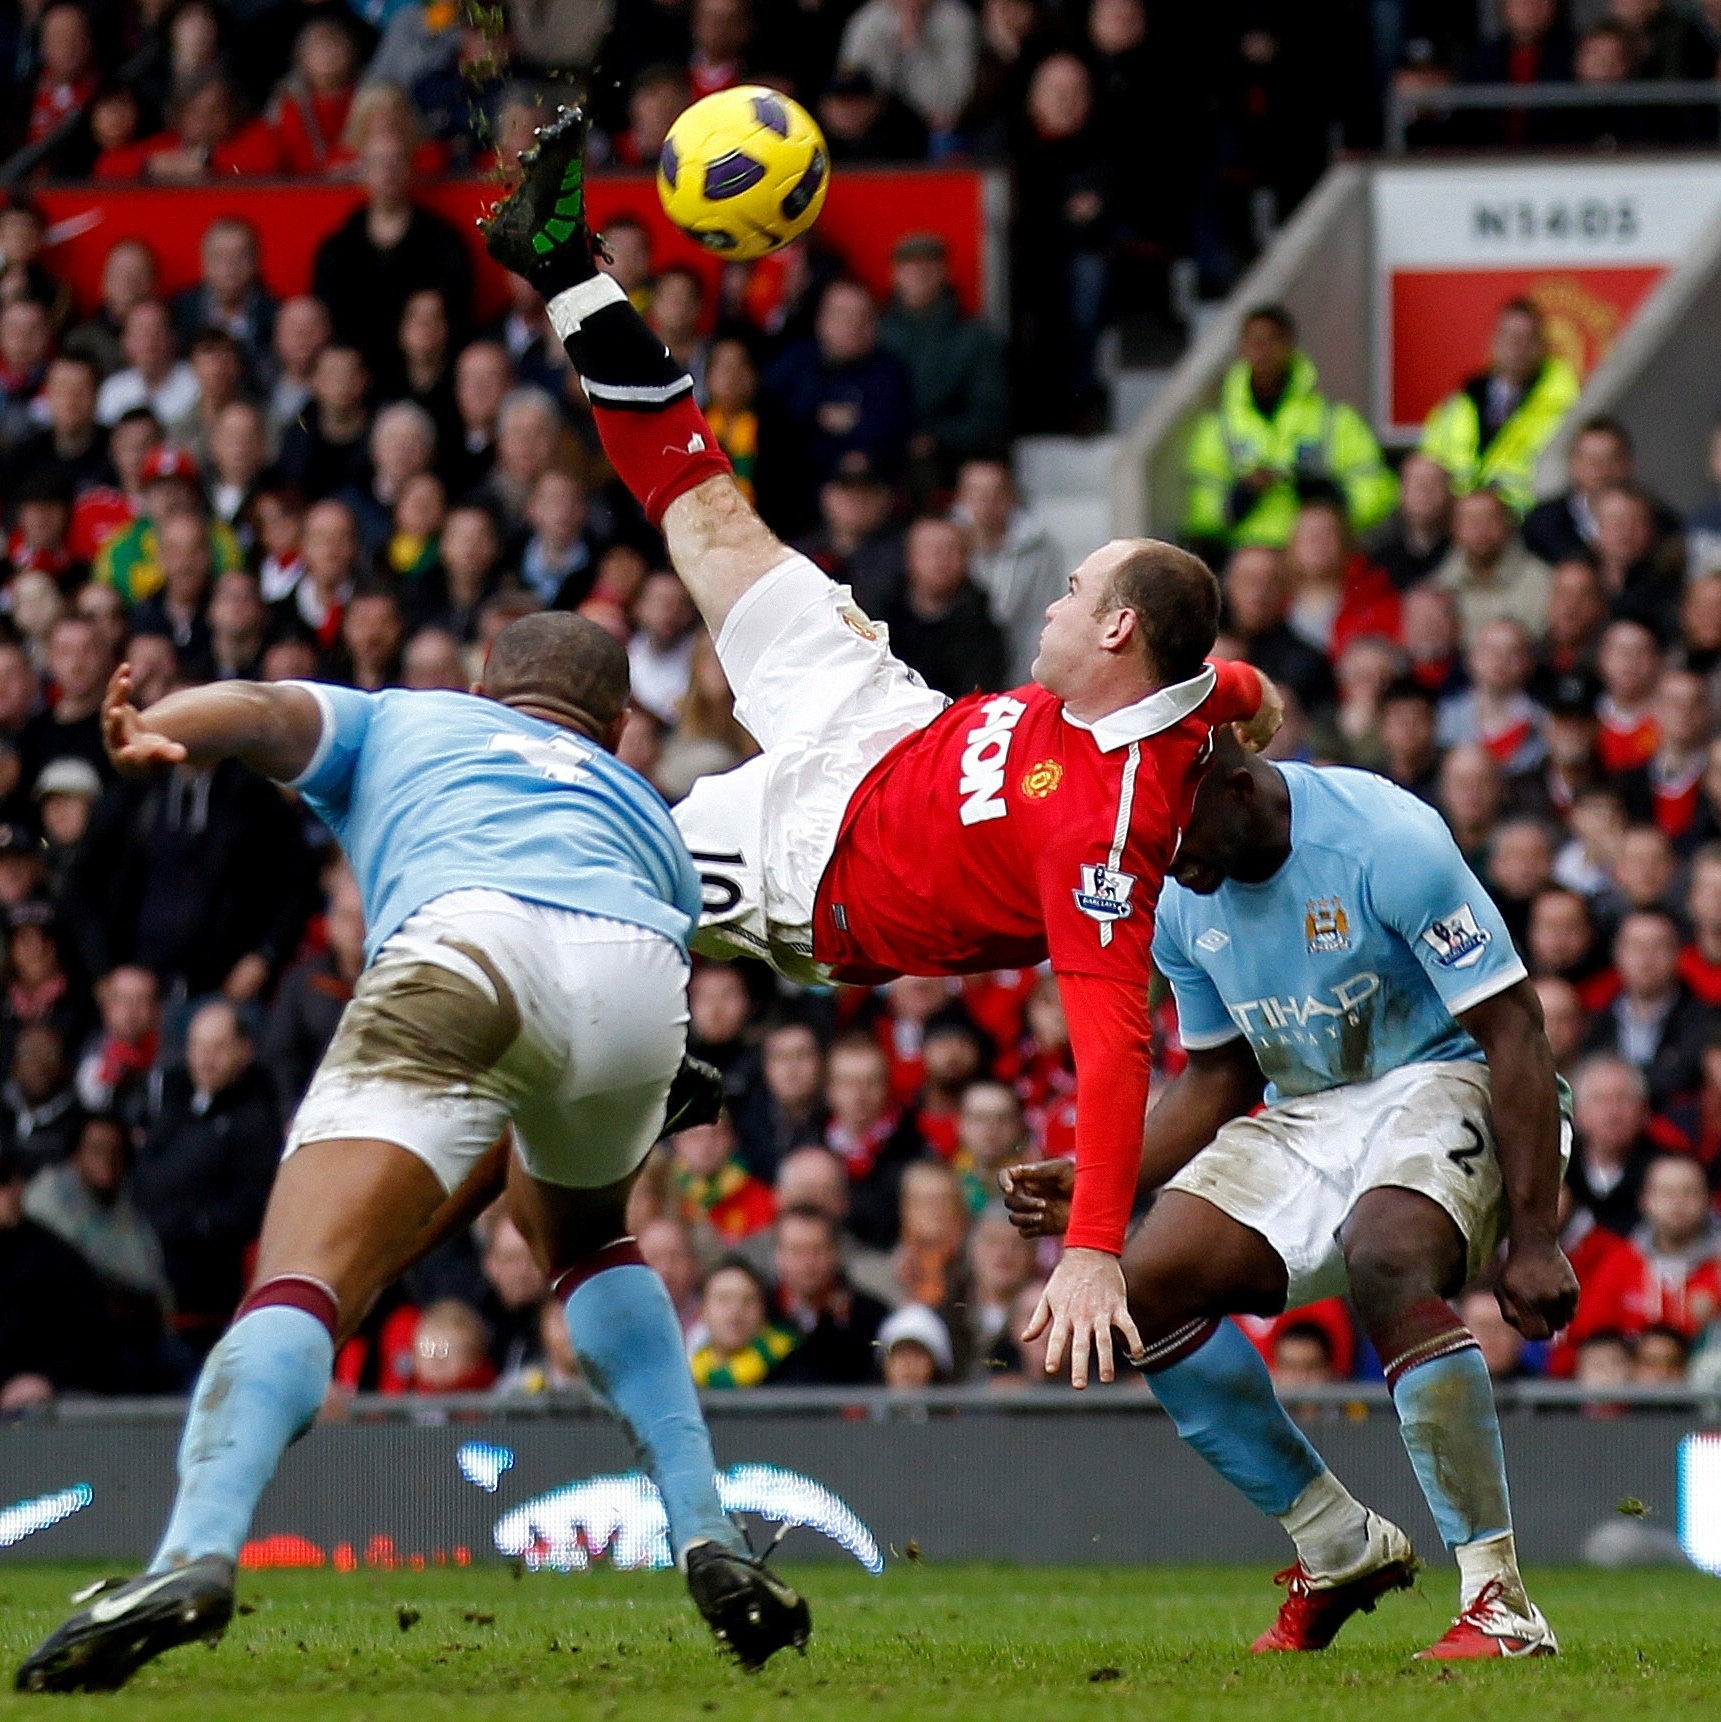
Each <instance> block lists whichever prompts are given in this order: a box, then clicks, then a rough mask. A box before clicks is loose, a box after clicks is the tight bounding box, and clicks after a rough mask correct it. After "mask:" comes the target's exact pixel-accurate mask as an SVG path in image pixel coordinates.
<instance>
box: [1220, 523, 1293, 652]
mask: <svg viewBox="0 0 1721 1722" xmlns="http://www.w3.org/2000/svg"><path fill="white" fill-rule="evenodd" d="M1289 603H1290V583H1289V580H1288V579H1287V577H1286V573H1285V563H1284V558H1283V557H1282V556H1281V555H1280V554H1279V552H1278V551H1277V550H1270V549H1268V548H1267V547H1266V546H1265V545H1247V546H1245V547H1244V548H1243V549H1241V550H1234V551H1233V552H1232V553H1231V560H1230V561H1229V562H1228V563H1226V565H1225V607H1226V609H1227V610H1229V611H1230V613H1231V622H1232V625H1233V626H1234V627H1235V628H1236V629H1237V631H1238V632H1239V633H1240V634H1242V635H1243V636H1244V637H1245V638H1253V637H1255V636H1256V635H1259V634H1265V633H1268V632H1270V631H1271V630H1272V629H1274V628H1276V627H1278V625H1279V624H1280V623H1281V622H1282V621H1284V619H1285V611H1286V609H1287V607H1288V605H1289Z"/></svg>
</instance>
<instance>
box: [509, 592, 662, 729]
mask: <svg viewBox="0 0 1721 1722" xmlns="http://www.w3.org/2000/svg"><path fill="white" fill-rule="evenodd" d="M484 692H485V693H486V694H487V695H488V696H489V697H490V698H491V699H493V700H499V701H500V702H501V703H502V704H503V705H507V706H520V707H523V708H532V709H535V710H536V711H538V712H540V713H542V714H543V715H545V716H554V717H556V718H559V719H561V720H562V721H564V722H567V723H571V724H572V725H574V726H575V727H576V728H579V729H582V730H585V731H587V732H588V733H589V734H592V735H594V736H597V737H600V738H601V737H603V736H606V735H607V734H608V733H609V730H610V728H611V726H612V725H614V723H615V722H616V720H617V719H618V718H619V717H620V716H621V714H622V711H623V709H624V708H625V707H626V705H627V699H628V673H627V652H626V651H625V649H624V648H623V647H622V646H621V644H620V642H618V641H617V640H616V639H615V637H614V636H613V635H611V634H610V633H608V632H607V631H606V630H605V629H603V628H600V627H599V626H598V625H597V623H596V622H592V621H588V620H587V619H586V618H585V617H584V616H574V615H570V614H568V612H566V611H564V610H544V611H540V612H538V613H537V614H535V615H531V616H521V617H519V618H518V619H517V620H516V621H513V622H510V623H509V624H508V626H507V627H506V628H504V629H503V630H502V632H501V633H499V634H498V635H497V636H496V643H495V644H494V645H493V646H491V648H490V656H489V657H488V658H487V659H486V660H485V664H484Z"/></svg>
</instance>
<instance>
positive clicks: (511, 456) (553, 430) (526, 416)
mask: <svg viewBox="0 0 1721 1722" xmlns="http://www.w3.org/2000/svg"><path fill="white" fill-rule="evenodd" d="M561 438H562V421H561V419H560V417H559V416H558V415H557V413H556V409H555V406H554V405H553V404H552V403H551V402H549V401H547V400H543V401H540V400H537V399H525V400H515V401H511V402H509V403H508V404H507V405H506V406H504V408H503V409H502V414H501V417H500V418H499V419H498V420H497V424H496V464H497V465H498V466H499V467H501V469H502V470H503V471H504V472H505V473H507V474H508V475H509V476H510V477H511V478H513V479H514V480H516V482H518V483H520V484H523V485H526V486H528V487H530V486H531V485H533V484H535V483H537V481H538V480H539V479H540V478H541V477H543V475H544V474H545V473H546V472H548V471H549V470H550V462H551V461H553V460H554V459H555V458H556V445H557V443H559V442H560V441H561Z"/></svg>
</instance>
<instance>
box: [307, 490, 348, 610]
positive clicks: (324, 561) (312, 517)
mask: <svg viewBox="0 0 1721 1722" xmlns="http://www.w3.org/2000/svg"><path fill="white" fill-rule="evenodd" d="M358 554H359V535H358V528H357V527H356V526H354V524H353V517H352V514H351V512H350V511H349V510H348V509H347V507H346V506H345V504H344V503H339V502H319V503H318V504H317V505H316V507H315V508H313V509H312V510H311V511H310V512H309V513H308V514H307V515H306V516H305V572H306V573H307V574H308V575H309V576H310V578H311V581H312V583H313V584H314V585H315V586H316V588H317V590H318V591H319V592H328V593H333V592H337V591H339V590H340V588H341V587H342V586H344V585H345V584H346V583H347V582H348V581H349V580H350V579H352V577H353V567H354V565H355V564H356V563H357V561H358Z"/></svg>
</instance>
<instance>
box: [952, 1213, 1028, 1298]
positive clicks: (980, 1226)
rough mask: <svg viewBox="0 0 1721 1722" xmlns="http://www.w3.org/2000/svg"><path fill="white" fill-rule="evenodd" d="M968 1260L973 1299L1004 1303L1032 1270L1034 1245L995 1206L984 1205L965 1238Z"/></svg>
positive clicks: (1026, 1279)
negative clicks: (983, 1209)
mask: <svg viewBox="0 0 1721 1722" xmlns="http://www.w3.org/2000/svg"><path fill="white" fill-rule="evenodd" d="M968 1261H969V1266H970V1267H971V1268H972V1269H973V1273H974V1295H975V1298H976V1299H977V1301H979V1302H980V1303H985V1304H992V1305H994V1306H996V1305H999V1304H1003V1305H1008V1304H1009V1302H1010V1300H1011V1298H1013V1297H1014V1296H1015V1295H1016V1293H1017V1292H1019V1291H1020V1290H1021V1289H1022V1287H1023V1286H1025V1285H1026V1284H1027V1283H1028V1281H1029V1279H1030V1278H1031V1277H1032V1275H1033V1272H1034V1246H1033V1244H1032V1243H1031V1242H1030V1241H1029V1240H1028V1239H1027V1238H1024V1237H1023V1236H1022V1235H1021V1233H1020V1232H1018V1231H1017V1230H1016V1228H1015V1227H1014V1226H1012V1225H1011V1224H1010V1217H1009V1215H1008V1214H1006V1213H1004V1212H1003V1211H1002V1210H1001V1209H998V1208H988V1209H987V1210H986V1212H985V1213H983V1214H982V1215H981V1216H980V1217H979V1218H978V1219H977V1220H976V1221H975V1222H974V1229H973V1231H972V1232H971V1233H970V1234H969V1238H968Z"/></svg>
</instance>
